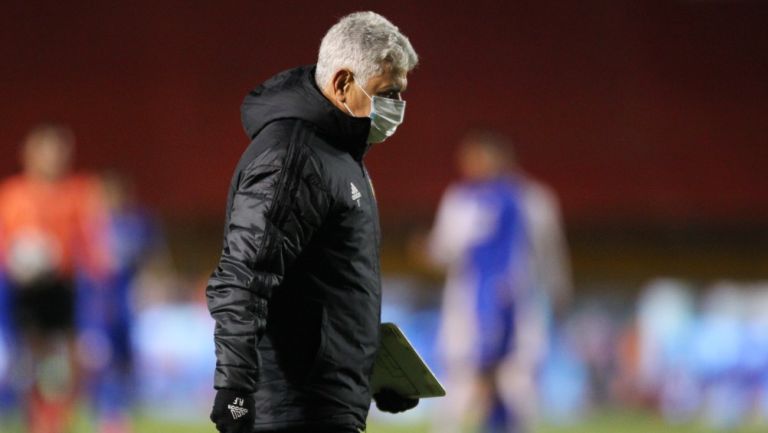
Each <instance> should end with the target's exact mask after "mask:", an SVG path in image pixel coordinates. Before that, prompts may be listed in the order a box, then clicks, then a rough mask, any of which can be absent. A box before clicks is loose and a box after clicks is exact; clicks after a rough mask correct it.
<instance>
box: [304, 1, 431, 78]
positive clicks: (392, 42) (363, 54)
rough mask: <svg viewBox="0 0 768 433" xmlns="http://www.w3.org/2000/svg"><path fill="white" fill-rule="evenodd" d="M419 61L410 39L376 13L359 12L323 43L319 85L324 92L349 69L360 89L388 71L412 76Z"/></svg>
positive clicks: (343, 20)
mask: <svg viewBox="0 0 768 433" xmlns="http://www.w3.org/2000/svg"><path fill="white" fill-rule="evenodd" d="M418 62H419V57H418V55H416V51H414V50H413V47H412V46H411V42H410V41H409V40H408V38H407V37H406V36H405V35H404V34H402V33H400V29H398V28H397V27H396V26H395V25H394V24H392V23H391V22H389V20H387V19H386V18H384V17H383V16H381V15H379V14H377V13H375V12H355V13H351V14H349V15H347V16H345V17H343V18H341V19H340V20H339V22H338V23H336V24H335V25H334V26H333V27H331V28H330V30H328V33H326V34H325V37H323V41H322V42H321V43H320V52H319V54H318V56H317V70H316V71H315V82H316V83H317V85H318V87H320V88H321V89H322V88H323V87H325V86H326V85H327V84H328V82H329V81H330V80H331V78H332V77H333V74H335V73H336V72H337V71H339V70H340V69H349V70H350V71H352V73H353V74H354V75H355V77H356V78H357V80H358V82H359V83H360V85H365V83H367V82H368V80H369V79H370V78H371V77H374V76H376V75H379V74H381V73H383V72H384V68H385V67H391V68H393V69H394V70H396V71H403V72H408V71H410V70H412V69H413V68H414V67H416V64H417V63H418Z"/></svg>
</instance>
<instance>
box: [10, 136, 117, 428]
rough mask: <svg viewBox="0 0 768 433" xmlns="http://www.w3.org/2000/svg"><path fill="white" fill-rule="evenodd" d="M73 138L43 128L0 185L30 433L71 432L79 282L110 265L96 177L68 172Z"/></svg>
mask: <svg viewBox="0 0 768 433" xmlns="http://www.w3.org/2000/svg"><path fill="white" fill-rule="evenodd" d="M73 144H74V137H73V135H72V132H71V131H70V130H69V129H67V128H66V127H63V126H60V125H51V124H46V125H41V126H38V127H36V128H35V129H33V130H32V131H31V132H30V133H29V134H28V135H27V137H26V139H25V141H24V144H23V147H22V152H21V156H22V166H23V172H22V173H21V174H19V175H16V176H13V177H11V178H9V179H6V180H5V181H4V182H3V183H2V185H1V186H0V271H1V273H2V275H3V279H4V280H5V281H4V282H5V283H4V284H3V286H4V287H5V288H6V297H7V300H8V302H7V304H8V310H9V311H10V312H11V313H10V315H9V317H10V323H9V326H10V327H11V328H12V331H13V334H14V335H15V338H17V339H18V341H17V344H13V345H11V347H12V348H13V350H14V352H13V354H12V355H10V356H11V361H10V369H12V370H13V371H11V372H10V375H11V377H12V378H14V380H15V381H16V383H15V385H16V386H17V389H18V391H19V393H20V394H21V396H22V400H23V403H24V406H25V416H26V424H27V426H28V430H29V431H30V432H31V433H59V432H61V431H65V430H66V428H67V427H66V426H67V424H68V423H69V418H70V415H71V410H72V407H73V405H74V403H75V397H76V391H77V384H78V368H77V363H76V362H75V356H74V353H75V351H74V350H73V349H74V332H73V331H74V324H75V284H76V275H77V273H78V272H82V273H84V274H88V275H90V276H91V278H93V279H98V278H101V277H102V276H103V275H104V272H105V270H106V269H107V268H108V255H107V254H106V250H105V248H104V243H103V239H101V238H100V237H99V235H100V234H101V233H103V229H102V228H103V224H104V216H105V215H104V209H103V203H102V201H101V194H100V192H99V187H98V184H97V182H95V180H94V179H91V178H89V177H86V176H75V175H72V174H70V162H71V157H72V151H73Z"/></svg>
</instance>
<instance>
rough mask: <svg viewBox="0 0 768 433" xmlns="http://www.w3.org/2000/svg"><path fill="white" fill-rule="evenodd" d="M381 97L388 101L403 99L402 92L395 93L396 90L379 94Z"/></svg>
mask: <svg viewBox="0 0 768 433" xmlns="http://www.w3.org/2000/svg"><path fill="white" fill-rule="evenodd" d="M379 96H381V97H383V98H387V99H397V100H399V99H401V98H400V92H397V91H394V90H392V91H389V92H383V93H379Z"/></svg>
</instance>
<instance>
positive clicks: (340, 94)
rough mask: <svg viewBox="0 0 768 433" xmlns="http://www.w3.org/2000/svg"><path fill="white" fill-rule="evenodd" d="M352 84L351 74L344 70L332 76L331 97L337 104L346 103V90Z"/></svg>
mask: <svg viewBox="0 0 768 433" xmlns="http://www.w3.org/2000/svg"><path fill="white" fill-rule="evenodd" d="M353 82H354V77H353V76H352V72H350V71H348V70H346V69H340V70H338V71H336V73H335V74H333V78H332V79H331V85H332V86H333V95H334V97H335V98H336V100H337V101H339V102H347V90H349V86H351V85H352V83H353Z"/></svg>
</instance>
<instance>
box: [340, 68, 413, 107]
mask: <svg viewBox="0 0 768 433" xmlns="http://www.w3.org/2000/svg"><path fill="white" fill-rule="evenodd" d="M355 79H356V78H355V77H354V76H353V77H352V79H351V80H350V82H349V83H348V84H347V85H346V86H345V89H344V90H345V92H344V94H345V97H346V104H347V107H349V110H350V111H351V112H352V113H353V114H354V115H355V116H357V117H368V116H369V115H370V114H371V100H370V99H369V98H368V96H366V94H365V93H364V92H363V90H361V89H360V86H362V88H363V89H365V92H366V93H368V95H370V96H371V97H373V96H381V97H383V98H389V99H402V93H403V92H405V89H406V87H407V86H408V78H407V77H406V73H405V72H403V71H397V70H393V69H392V68H384V72H383V73H381V74H379V75H375V76H373V77H371V78H370V79H369V80H368V82H367V83H360V82H357V83H356V84H355V82H354V80H355Z"/></svg>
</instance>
